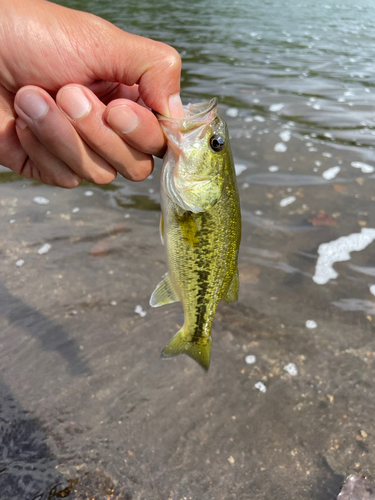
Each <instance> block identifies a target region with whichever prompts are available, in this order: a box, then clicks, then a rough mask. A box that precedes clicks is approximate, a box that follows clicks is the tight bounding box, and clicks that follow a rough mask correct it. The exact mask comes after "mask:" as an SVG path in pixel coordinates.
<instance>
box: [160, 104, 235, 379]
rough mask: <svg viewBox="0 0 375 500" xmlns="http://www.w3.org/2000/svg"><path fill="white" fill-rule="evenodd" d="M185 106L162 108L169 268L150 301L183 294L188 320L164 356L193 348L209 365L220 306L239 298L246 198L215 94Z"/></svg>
mask: <svg viewBox="0 0 375 500" xmlns="http://www.w3.org/2000/svg"><path fill="white" fill-rule="evenodd" d="M184 111H185V116H184V117H182V118H179V119H174V118H168V117H165V116H161V115H158V114H157V118H158V120H159V123H160V125H161V128H162V130H163V132H164V134H165V136H166V138H167V151H166V154H165V156H164V161H163V166H162V172H161V188H160V193H161V194H160V198H161V212H162V213H161V220H160V236H161V240H162V243H163V244H164V245H165V248H166V255H167V267H168V272H167V273H166V274H165V275H164V277H163V279H162V281H161V282H160V283H159V284H158V285H157V287H156V289H155V290H154V292H153V294H152V295H151V298H150V305H151V306H152V307H159V306H163V305H166V304H171V303H173V302H177V301H181V302H182V305H183V309H184V324H183V326H182V328H181V329H180V330H179V331H178V332H177V333H176V334H175V335H174V337H173V338H172V340H171V341H170V342H169V343H168V344H167V346H166V347H165V348H164V350H163V351H162V353H161V357H162V358H163V359H169V358H172V357H174V356H177V355H179V354H187V355H188V356H189V357H191V358H192V359H194V360H195V361H196V362H197V363H198V364H199V365H200V366H201V367H202V368H203V369H204V370H206V371H208V368H209V366H210V359H211V325H212V321H213V319H214V315H215V312H216V308H217V305H218V303H219V301H220V300H224V301H225V302H235V301H236V300H237V298H238V289H239V279H238V265H237V259H238V250H239V245H240V240H241V212H240V201H239V194H238V187H237V180H236V174H235V169H234V162H233V156H232V152H231V147H230V142H229V133H228V128H227V125H226V123H225V121H224V120H223V119H222V118H221V117H220V115H219V112H218V107H217V99H216V98H214V99H211V100H210V101H208V102H203V103H194V104H188V105H187V106H184Z"/></svg>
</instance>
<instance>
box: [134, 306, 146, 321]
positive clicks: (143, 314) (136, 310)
mask: <svg viewBox="0 0 375 500" xmlns="http://www.w3.org/2000/svg"><path fill="white" fill-rule="evenodd" d="M134 312H135V313H137V314H139V315H140V316H141V317H142V318H144V317H145V316H146V314H147V313H146V311H144V310H143V309H142V306H140V305H138V306H136V307H135V309H134Z"/></svg>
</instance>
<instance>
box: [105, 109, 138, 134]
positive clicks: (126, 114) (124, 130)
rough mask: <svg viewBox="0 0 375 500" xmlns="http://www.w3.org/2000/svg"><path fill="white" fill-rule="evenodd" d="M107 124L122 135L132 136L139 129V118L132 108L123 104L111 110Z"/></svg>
mask: <svg viewBox="0 0 375 500" xmlns="http://www.w3.org/2000/svg"><path fill="white" fill-rule="evenodd" d="M107 122H108V124H109V125H110V126H111V127H112V128H114V129H115V130H117V131H118V132H120V133H121V134H130V132H133V131H134V130H135V129H136V128H137V127H138V125H139V118H138V115H137V114H136V113H135V112H134V111H133V110H132V108H131V107H130V106H126V105H125V104H123V105H122V106H116V107H115V108H111V109H110V111H109V113H108V118H107Z"/></svg>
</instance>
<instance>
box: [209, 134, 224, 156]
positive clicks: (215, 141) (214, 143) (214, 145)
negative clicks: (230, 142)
mask: <svg viewBox="0 0 375 500" xmlns="http://www.w3.org/2000/svg"><path fill="white" fill-rule="evenodd" d="M224 146H225V140H224V137H221V135H218V134H215V135H213V136H212V137H211V138H210V147H211V149H212V151H214V152H215V153H220V151H222V150H223V149H224Z"/></svg>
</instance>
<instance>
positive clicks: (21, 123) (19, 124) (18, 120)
mask: <svg viewBox="0 0 375 500" xmlns="http://www.w3.org/2000/svg"><path fill="white" fill-rule="evenodd" d="M16 125H17V127H18V128H19V129H21V130H25V129H26V128H27V124H26V123H25V122H24V121H23V120H22V118H16Z"/></svg>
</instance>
